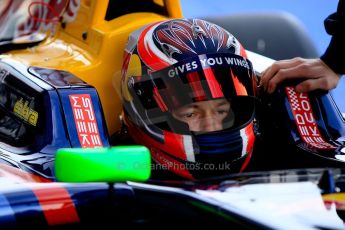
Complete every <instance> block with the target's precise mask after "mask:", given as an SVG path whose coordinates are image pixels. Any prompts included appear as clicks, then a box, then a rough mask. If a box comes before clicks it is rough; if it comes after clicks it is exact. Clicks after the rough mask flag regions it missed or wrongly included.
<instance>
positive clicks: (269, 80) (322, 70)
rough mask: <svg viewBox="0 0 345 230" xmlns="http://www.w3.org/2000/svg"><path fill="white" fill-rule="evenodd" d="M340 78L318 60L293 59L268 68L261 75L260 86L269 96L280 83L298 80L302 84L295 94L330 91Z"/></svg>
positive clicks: (296, 88) (275, 63) (297, 86)
mask: <svg viewBox="0 0 345 230" xmlns="http://www.w3.org/2000/svg"><path fill="white" fill-rule="evenodd" d="M340 77H341V75H340V74H336V73H335V72H334V71H333V70H332V69H330V68H329V67H328V66H327V65H326V64H325V63H324V62H323V61H322V60H321V59H319V58H316V59H304V58H293V59H288V60H281V61H276V62H274V63H273V64H272V65H271V66H270V67H268V68H267V69H266V70H265V71H264V72H263V73H262V76H261V80H260V86H262V87H263V88H264V90H265V91H266V92H267V93H269V94H271V93H273V92H274V90H275V89H276V87H277V85H278V84H280V83H281V82H282V81H284V80H287V79H300V80H302V82H301V83H299V84H298V85H296V87H295V90H296V92H299V93H302V92H309V91H312V90H315V89H323V90H330V89H333V88H335V87H336V86H337V84H338V82H339V79H340ZM303 79H304V80H303Z"/></svg>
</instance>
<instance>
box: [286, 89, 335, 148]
mask: <svg viewBox="0 0 345 230" xmlns="http://www.w3.org/2000/svg"><path fill="white" fill-rule="evenodd" d="M285 92H286V94H287V95H288V99H289V103H290V106H291V109H292V113H293V116H294V118H295V123H296V125H297V129H298V132H299V134H300V135H301V138H302V139H303V141H304V142H305V143H307V144H309V145H311V146H313V147H315V148H318V149H335V148H336V146H334V145H332V144H330V143H328V142H327V141H325V140H324V139H323V137H322V136H321V133H320V130H319V128H318V126H317V124H316V122H315V118H314V115H313V111H312V108H311V104H310V101H309V98H308V95H307V94H306V93H296V91H295V90H294V88H293V87H285Z"/></svg>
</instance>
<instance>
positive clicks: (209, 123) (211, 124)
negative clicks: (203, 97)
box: [172, 98, 233, 132]
mask: <svg viewBox="0 0 345 230" xmlns="http://www.w3.org/2000/svg"><path fill="white" fill-rule="evenodd" d="M229 113H231V108H230V103H229V102H228V101H227V100H226V99H224V98H222V99H216V100H209V101H201V102H195V103H191V104H188V105H185V106H182V107H180V108H177V109H176V110H174V111H173V112H172V115H173V117H174V118H175V119H178V120H180V121H182V122H185V123H187V124H188V126H189V130H190V131H194V132H212V131H219V130H223V129H224V127H223V121H224V119H225V118H226V117H227V116H228V115H229ZM230 115H231V114H230ZM232 120H233V118H232Z"/></svg>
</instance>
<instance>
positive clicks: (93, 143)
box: [69, 94, 103, 148]
mask: <svg viewBox="0 0 345 230" xmlns="http://www.w3.org/2000/svg"><path fill="white" fill-rule="evenodd" d="M69 99H70V103H71V106H72V111H73V116H74V122H75V124H76V129H77V132H78V137H79V141H80V145H81V147H82V148H94V147H102V146H103V144H102V141H101V138H100V134H99V131H98V125H97V120H96V116H95V112H94V110H93V106H92V100H91V97H90V95H89V94H72V95H69Z"/></svg>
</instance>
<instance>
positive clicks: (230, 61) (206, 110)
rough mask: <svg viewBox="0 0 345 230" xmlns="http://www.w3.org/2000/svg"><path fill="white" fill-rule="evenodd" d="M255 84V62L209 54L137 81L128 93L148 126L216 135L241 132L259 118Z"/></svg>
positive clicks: (134, 81) (230, 56)
mask: <svg viewBox="0 0 345 230" xmlns="http://www.w3.org/2000/svg"><path fill="white" fill-rule="evenodd" d="M255 80H256V78H255V77H254V73H253V70H252V65H251V63H250V61H249V60H247V59H245V58H243V57H241V56H238V55H234V54H208V55H206V54H205V55H199V56H196V57H193V58H190V59H187V60H184V61H183V62H178V63H176V64H174V65H171V66H170V67H168V68H165V69H162V70H160V71H156V72H152V73H150V74H148V75H144V76H140V77H131V79H130V80H129V82H130V84H128V87H129V91H130V92H131V95H132V97H133V98H135V100H134V101H136V102H137V103H139V104H140V105H139V104H137V105H135V107H137V108H138V107H140V108H141V109H140V110H141V111H140V112H143V113H145V115H144V116H140V117H146V118H147V121H145V123H146V125H148V124H149V125H150V124H154V125H156V126H157V125H158V126H161V128H164V129H165V130H171V131H174V132H175V133H186V132H187V131H189V132H190V131H192V132H210V131H221V130H223V129H228V128H238V127H240V126H242V125H244V124H245V123H247V122H249V121H250V120H251V119H252V118H253V113H254V101H253V96H255V84H256V82H255ZM137 111H138V110H137ZM138 112H139V111H138Z"/></svg>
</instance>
